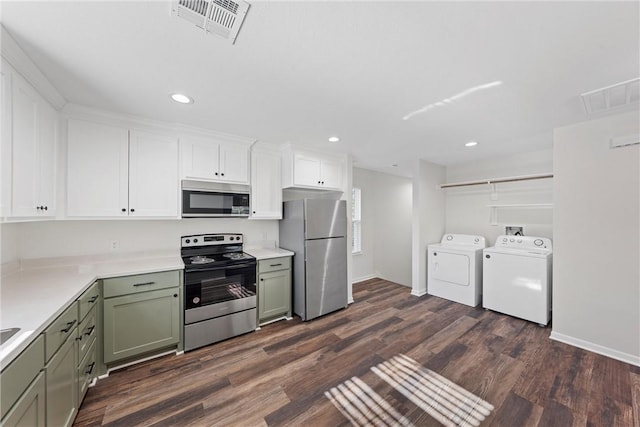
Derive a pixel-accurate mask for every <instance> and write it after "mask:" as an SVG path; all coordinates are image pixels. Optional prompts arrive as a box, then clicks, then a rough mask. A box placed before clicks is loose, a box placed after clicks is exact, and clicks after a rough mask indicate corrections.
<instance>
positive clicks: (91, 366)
mask: <svg viewBox="0 0 640 427" xmlns="http://www.w3.org/2000/svg"><path fill="white" fill-rule="evenodd" d="M94 366H96V362H91V364H89V365H88V366H87V370H86V371H84V373H85V374H87V375H91V372H93V368H94Z"/></svg>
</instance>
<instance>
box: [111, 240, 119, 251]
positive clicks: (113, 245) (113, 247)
mask: <svg viewBox="0 0 640 427" xmlns="http://www.w3.org/2000/svg"><path fill="white" fill-rule="evenodd" d="M119 246H120V244H119V243H118V241H117V240H112V241H111V242H109V249H111V250H112V251H117V250H118V247H119Z"/></svg>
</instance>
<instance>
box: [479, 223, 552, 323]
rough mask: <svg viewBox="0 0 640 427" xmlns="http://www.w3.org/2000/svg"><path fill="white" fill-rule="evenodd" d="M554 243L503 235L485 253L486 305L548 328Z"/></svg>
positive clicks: (543, 239)
mask: <svg viewBox="0 0 640 427" xmlns="http://www.w3.org/2000/svg"><path fill="white" fill-rule="evenodd" d="M552 253H553V252H552V247H551V240H550V239H547V238H544V237H530V236H499V237H498V239H497V240H496V244H495V246H492V247H490V248H487V249H485V250H484V260H483V261H484V262H483V280H482V287H483V298H482V306H483V307H484V308H488V309H490V310H495V311H498V312H500V313H504V314H508V315H511V316H515V317H519V318H521V319H525V320H529V321H531V322H536V323H538V324H539V325H541V326H545V325H547V323H549V319H550V317H551V267H552Z"/></svg>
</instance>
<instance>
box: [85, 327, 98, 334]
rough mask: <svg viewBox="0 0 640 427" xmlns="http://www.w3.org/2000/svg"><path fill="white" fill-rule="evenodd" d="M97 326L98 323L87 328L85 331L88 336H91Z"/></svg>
mask: <svg viewBox="0 0 640 427" xmlns="http://www.w3.org/2000/svg"><path fill="white" fill-rule="evenodd" d="M95 328H96V325H93V326H90V327H89V329H88V330H87V332H85V333H84V334H85V335H86V336H89V335H91V334H92V333H93V330H94V329H95Z"/></svg>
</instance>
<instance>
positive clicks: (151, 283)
mask: <svg viewBox="0 0 640 427" xmlns="http://www.w3.org/2000/svg"><path fill="white" fill-rule="evenodd" d="M155 283H156V282H144V283H135V284H134V285H133V286H146V285H155Z"/></svg>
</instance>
